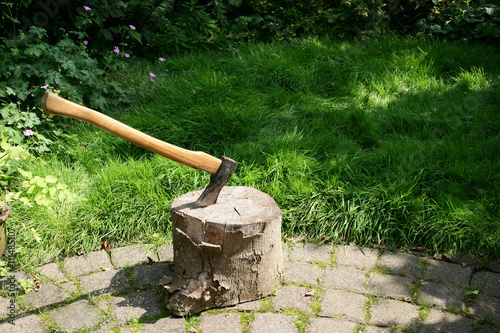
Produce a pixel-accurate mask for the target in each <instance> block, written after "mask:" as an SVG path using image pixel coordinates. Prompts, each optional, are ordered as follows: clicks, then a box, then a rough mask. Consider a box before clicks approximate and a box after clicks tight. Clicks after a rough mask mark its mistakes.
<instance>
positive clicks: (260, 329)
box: [250, 313, 298, 333]
mask: <svg viewBox="0 0 500 333" xmlns="http://www.w3.org/2000/svg"><path fill="white" fill-rule="evenodd" d="M296 319H297V317H296V316H287V315H285V314H281V313H256V314H255V319H254V321H253V322H252V323H250V326H251V332H252V333H269V332H272V333H296V332H298V330H297V327H296V326H295V320H296Z"/></svg>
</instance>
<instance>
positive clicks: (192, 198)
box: [171, 186, 282, 237]
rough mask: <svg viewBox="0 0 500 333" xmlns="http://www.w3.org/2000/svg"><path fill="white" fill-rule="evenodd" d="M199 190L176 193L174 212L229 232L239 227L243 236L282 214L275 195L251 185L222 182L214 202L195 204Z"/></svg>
mask: <svg viewBox="0 0 500 333" xmlns="http://www.w3.org/2000/svg"><path fill="white" fill-rule="evenodd" d="M202 192H203V191H202V190H199V191H194V192H189V193H186V194H183V195H181V196H179V197H177V198H176V199H175V200H174V201H173V202H172V205H171V209H172V211H173V213H174V214H179V215H182V216H188V217H189V218H190V221H192V222H194V221H198V222H200V223H202V224H206V223H209V224H211V225H217V224H220V226H219V228H221V229H225V230H226V231H229V232H235V231H242V232H243V234H244V235H245V236H246V237H248V236H251V235H253V234H255V233H256V232H258V231H259V230H262V228H264V227H265V224H267V223H269V222H271V221H275V220H276V219H277V218H281V214H282V213H281V209H280V208H279V207H278V205H277V204H276V202H275V201H274V199H273V198H271V197H270V196H269V195H268V194H266V193H264V192H262V191H259V190H257V189H255V188H252V187H246V186H225V187H224V188H222V190H221V192H220V194H219V198H218V200H217V203H216V204H214V205H211V206H207V207H198V206H196V204H195V202H196V200H197V199H198V197H199V196H200V194H201V193H202Z"/></svg>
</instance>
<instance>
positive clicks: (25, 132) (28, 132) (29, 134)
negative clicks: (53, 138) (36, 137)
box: [23, 129, 33, 136]
mask: <svg viewBox="0 0 500 333" xmlns="http://www.w3.org/2000/svg"><path fill="white" fill-rule="evenodd" d="M23 134H24V136H32V135H33V131H32V130H30V129H27V130H26V131H24V132H23Z"/></svg>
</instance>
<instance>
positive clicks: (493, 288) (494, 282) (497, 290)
mask: <svg viewBox="0 0 500 333" xmlns="http://www.w3.org/2000/svg"><path fill="white" fill-rule="evenodd" d="M471 286H472V287H479V289H480V291H481V292H482V293H484V294H486V295H488V296H495V297H500V274H498V273H493V272H488V271H480V272H477V273H476V274H474V276H473V277H472V281H471Z"/></svg>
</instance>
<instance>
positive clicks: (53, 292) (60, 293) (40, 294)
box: [23, 283, 70, 309]
mask: <svg viewBox="0 0 500 333" xmlns="http://www.w3.org/2000/svg"><path fill="white" fill-rule="evenodd" d="M69 297H70V296H69V294H68V293H67V292H66V291H65V290H64V289H63V288H61V287H58V286H55V285H53V284H52V283H45V284H43V285H42V288H41V289H40V291H36V292H35V291H32V292H30V293H29V294H26V295H24V298H23V301H24V304H25V305H27V306H29V307H30V308H35V309H42V308H44V307H46V306H50V305H54V304H57V303H61V302H63V301H65V300H67V299H68V298H69Z"/></svg>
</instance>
